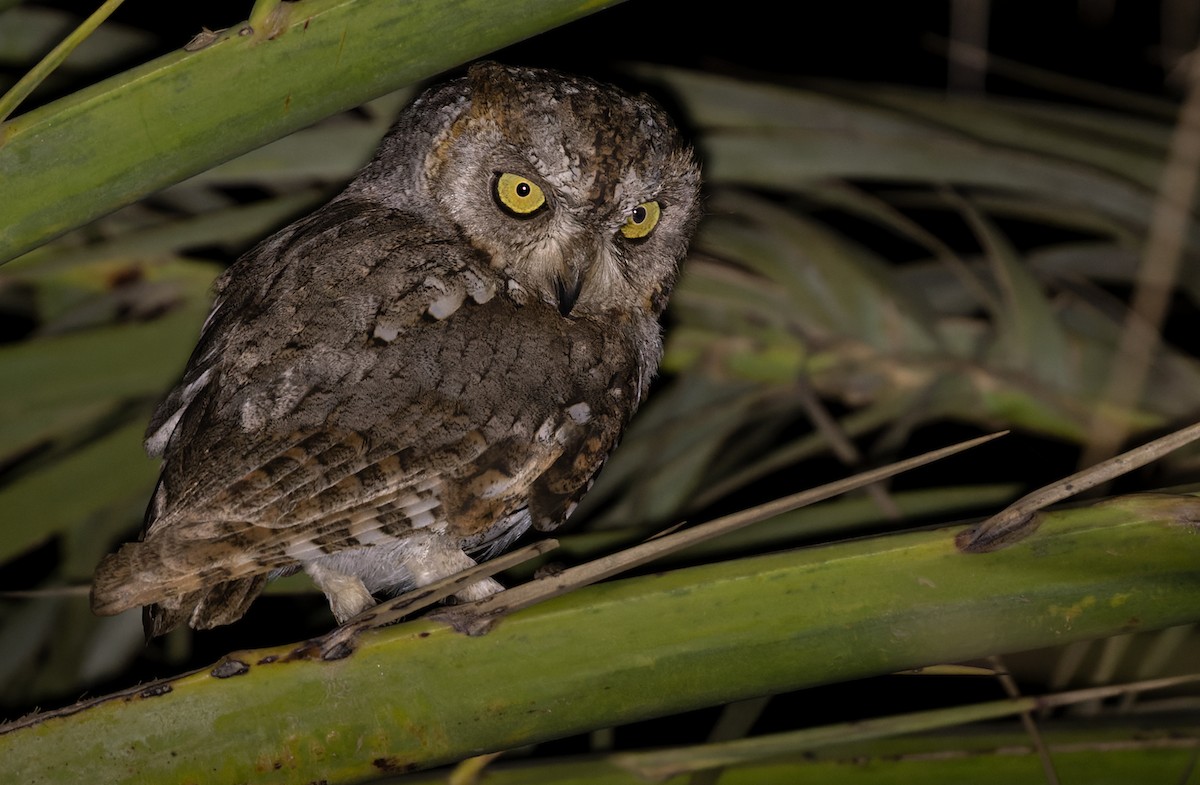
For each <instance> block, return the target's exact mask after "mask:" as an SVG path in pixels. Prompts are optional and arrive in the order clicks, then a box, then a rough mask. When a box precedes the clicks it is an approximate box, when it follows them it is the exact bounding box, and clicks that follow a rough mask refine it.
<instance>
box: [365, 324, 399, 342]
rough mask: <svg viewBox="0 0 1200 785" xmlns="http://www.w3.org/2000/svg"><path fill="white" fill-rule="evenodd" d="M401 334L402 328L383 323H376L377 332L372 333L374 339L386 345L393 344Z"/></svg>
mask: <svg viewBox="0 0 1200 785" xmlns="http://www.w3.org/2000/svg"><path fill="white" fill-rule="evenodd" d="M399 334H400V328H399V327H397V326H396V325H393V324H383V323H382V322H376V323H375V330H374V331H373V332H372V333H371V337H372V338H378V339H379V340H381V341H385V342H386V343H391V342H392V341H394V340H396V336H397V335H399Z"/></svg>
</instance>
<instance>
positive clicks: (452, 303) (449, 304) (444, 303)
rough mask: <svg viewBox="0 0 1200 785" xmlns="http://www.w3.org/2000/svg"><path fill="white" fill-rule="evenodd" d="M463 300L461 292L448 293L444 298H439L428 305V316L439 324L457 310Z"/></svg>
mask: <svg viewBox="0 0 1200 785" xmlns="http://www.w3.org/2000/svg"><path fill="white" fill-rule="evenodd" d="M463 298H464V294H463V292H461V291H458V290H456V291H453V292H450V293H449V294H447V295H446V296H445V297H439V298H438V299H436V300H434V301H433V302H432V303H430V305H429V315H430V316H432V317H433V318H434V319H437V320H438V321H439V322H440V321H441V320H443V319H445V318H446V317H447V316H449V315H450V314H452V313H454V312H455V311H457V310H458V309H459V306H461V305H462V304H463Z"/></svg>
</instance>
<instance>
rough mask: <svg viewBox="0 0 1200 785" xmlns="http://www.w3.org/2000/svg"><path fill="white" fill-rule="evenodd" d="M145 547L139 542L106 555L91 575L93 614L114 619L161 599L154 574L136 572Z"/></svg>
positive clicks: (159, 585)
mask: <svg viewBox="0 0 1200 785" xmlns="http://www.w3.org/2000/svg"><path fill="white" fill-rule="evenodd" d="M144 551H145V546H144V545H143V544H142V543H140V542H135V543H130V544H128V545H123V546H121V549H120V550H119V551H117V552H116V553H113V554H109V555H108V556H105V557H104V558H103V559H102V560H101V561H100V564H99V565H98V566H97V567H96V574H95V575H94V576H92V591H91V600H92V613H95V614H96V615H98V616H114V615H116V614H118V613H120V612H121V611H126V610H129V609H130V608H136V607H137V606H139V605H148V604H149V603H151V602H153V601H155V600H158V599H160V598H161V595H162V593H163V591H162V586H161V583H160V582H159V581H157V580H156V577H157V576H156V575H154V574H153V572H147V571H146V570H142V569H139V567H140V566H141V565H140V562H141V561H142V559H140V558H139V557H140V556H142V555H143V553H144Z"/></svg>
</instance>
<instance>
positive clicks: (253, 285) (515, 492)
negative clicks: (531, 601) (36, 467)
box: [93, 213, 624, 612]
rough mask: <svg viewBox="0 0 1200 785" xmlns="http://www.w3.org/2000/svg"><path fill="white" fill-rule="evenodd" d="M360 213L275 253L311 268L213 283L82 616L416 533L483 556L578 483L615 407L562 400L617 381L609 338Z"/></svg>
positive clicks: (589, 469) (598, 452)
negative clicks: (195, 355) (133, 537)
mask: <svg viewBox="0 0 1200 785" xmlns="http://www.w3.org/2000/svg"><path fill="white" fill-rule="evenodd" d="M320 215H321V214H320V213H318V214H316V216H315V217H319V216H320ZM368 217H369V218H371V219H373V220H372V222H371V223H372V225H371V226H370V227H369V231H368V230H367V229H368V227H367V224H366V223H364V221H363V220H360V218H361V217H360V216H357V215H350V216H345V215H344V216H342V217H340V218H339V220H338V221H335V222H327V223H324V224H322V223H321V222H320V221H317V222H316V223H317V225H318V226H323V227H324V228H320V229H319V230H318V231H316V232H315V234H313V233H311V232H310V233H309V234H305V233H301V234H300V236H295V235H293V236H291V237H290V239H289V240H288V242H289V243H290V245H288V246H287V247H286V248H282V249H280V248H278V247H276V249H275V250H276V252H277V256H279V258H282V259H283V260H284V262H285V264H288V263H290V264H292V265H293V266H294V265H296V260H297V259H303V258H305V257H307V256H312V255H318V256H319V258H321V259H322V262H323V263H322V264H321V265H320V269H318V270H312V269H305V270H300V271H296V270H287V269H284V270H279V269H271V268H269V267H264V268H263V269H262V270H260V271H256V272H257V275H255V274H249V275H248V274H246V273H247V271H246V270H242V271H240V273H241V274H240V276H239V277H238V278H237V279H236V280H235V279H230V280H229V281H227V283H226V286H225V288H224V290H223V291H222V292H221V298H220V301H219V305H218V306H217V310H216V312H215V315H214V317H213V318H212V319H210V322H209V325H208V327H207V328H206V337H205V341H202V344H204V343H206V342H207V343H208V344H210V345H211V346H213V347H216V348H215V349H213V350H211V351H209V352H207V353H206V354H204V355H202V356H203V357H205V358H210V359H209V361H208V364H207V365H206V367H203V368H192V369H189V374H190V376H191V378H193V379H196V380H199V379H202V380H203V383H202V384H197V383H196V382H194V381H193V382H192V384H193V389H192V390H190V391H189V394H188V395H187V396H181V397H180V399H179V400H182V401H184V403H183V405H182V406H181V407H180V409H179V410H178V413H173V414H171V415H169V416H167V417H165V418H163V420H162V422H163V423H164V424H166V423H170V421H171V419H174V422H173V423H170V434H169V436H167V437H166V438H165V440H164V445H165V448H166V462H165V464H164V468H163V473H162V477H161V480H160V484H159V487H158V490H157V491H156V493H155V498H154V500H153V502H152V504H151V507H150V510H149V512H148V516H147V528H146V533H145V537H144V540H143V542H141V543H135V544H131V545H127V546H124V547H123V548H122V549H121V550H120V551H119V552H118V553H117V554H114V555H113V556H111V557H109V558H108V559H106V560H105V562H103V563H102V564H101V566H100V568H99V569H98V570H97V573H96V578H95V581H94V592H93V597H94V607H96V609H97V610H98V612H116V611H119V610H121V609H123V608H126V607H133V606H135V605H144V604H148V603H155V602H160V601H162V600H163V599H164V598H172V597H174V598H178V597H180V596H183V595H186V594H188V593H189V592H196V591H198V590H200V589H203V588H206V587H209V586H212V585H215V584H224V583H228V582H230V581H234V580H238V579H242V578H246V577H248V576H256V575H261V574H263V573H266V572H269V571H272V570H276V569H279V568H283V567H288V566H291V565H294V564H296V562H297V561H301V560H304V559H306V558H315V557H317V556H319V555H321V554H322V553H329V552H333V551H336V550H341V549H344V548H347V547H353V546H356V545H367V544H377V543H379V542H388V541H394V540H395V538H398V537H402V536H404V534H406V533H408V532H411V531H413V530H414V529H420V528H425V527H434V529H435V530H443V531H446V532H447V533H448V534H449V535H451V536H453V537H454V538H455V540H456V541H458V542H460V543H463V545H464V547H468V548H472V547H484V546H485V545H486V544H487V543H488V542H489V541H491V540H494V539H495V538H496V537H500V536H502V534H503V532H502V531H497V530H496V526H497V523H498V522H501V521H511V520H512V518H513V516H514V515H516V514H520V513H521V511H523V510H525V509H526V508H527V507H528V506H529V505H530V498H531V495H532V494H535V493H537V494H538V496H539V498H543V497H544V498H547V499H551V498H553V499H557V498H559V497H560V496H561V497H563V498H566V497H568V496H573V495H577V493H578V492H582V488H580V487H575V488H568V487H566V486H567V485H570V484H571V482H572V480H571V479H570V478H571V477H574V476H576V475H579V476H584V475H586V476H588V477H590V475H591V474H592V473H594V471H595V470H596V469H597V468H598V466H599V464H598V463H595V458H596V456H600V460H602V457H603V454H604V453H607V450H608V449H609V448H610V447H611V444H612V442H614V441H615V439H616V436H617V434H618V433H619V431H620V429H621V427H622V426H623V424H624V422H623V420H624V417H623V416H622V415H619V414H616V413H615V412H616V411H621V410H623V408H622V407H619V406H618V407H614V410H613V411H609V410H608V408H607V407H606V406H603V405H600V404H598V403H593V404H591V405H590V406H589V405H587V404H583V405H582V406H581V405H580V403H579V402H580V399H581V398H587V397H588V396H594V395H600V396H601V397H603V395H604V394H606V393H607V392H608V389H607V388H608V386H610V385H612V384H613V383H614V376H619V373H617V372H616V371H615V370H614V369H616V368H620V367H623V365H624V363H622V362H621V361H620V359H619V358H618V357H617V356H616V352H614V351H613V347H612V346H610V345H609V342H610V338H609V337H606V336H605V334H604V332H603V331H601V330H599V329H598V328H595V329H593V328H589V327H586V326H581V327H580V329H578V330H574V331H571V332H565V331H563V330H562V329H561V327H562V325H561V324H560V323H559V322H556V321H555V320H557V319H560V318H561V317H560V316H559V315H558V314H557V311H556V310H555V309H553V308H551V307H525V308H520V309H518V307H517V306H516V305H514V304H513V303H512V302H511V301H509V300H507V299H506V298H504V297H496V296H494V294H495V292H494V291H492V289H491V288H489V286H488V284H487V281H486V279H485V278H484V277H483V276H482V275H481V274H480V273H479V272H478V269H477V268H476V267H475V266H474V265H472V264H470V263H468V262H469V260H464V259H463V258H462V256H461V251H452V250H450V249H445V250H439V248H438V247H437V246H433V247H426V246H422V245H421V244H420V243H419V242H418V240H419V239H420V238H413V237H412V236H411V235H412V232H411V231H409V230H408V229H407V228H406V226H405V225H403V224H401V225H399V226H395V227H393V231H391V232H389V231H387V227H386V224H385V225H384V226H383V227H382V228H381V226H380V219H381V216H378V215H374V216H368ZM333 227H336V228H333ZM330 232H336V234H337V242H336V243H331V242H329V240H330V239H331V238H330V237H329V236H328V235H329V233H330ZM413 247H421V248H425V250H424V251H423V252H422V253H418V254H417V255H415V256H414V255H413V254H412V252H411V249H412V248H413ZM249 258H250V260H251V261H254V260H255V258H256V257H255V256H254V255H252V256H251V257H249ZM308 267H309V268H311V267H313V265H308ZM355 276H357V278H356V277H355ZM289 277H290V278H291V279H292V280H291V281H289V282H288V283H287V285H286V286H283V285H282V284H281V281H283V280H284V279H285V278H289ZM264 279H269V280H264ZM372 279H374V280H373V281H372V282H371V285H369V286H368V285H366V284H365V283H364V282H366V281H369V280H372ZM271 287H279V288H280V291H279V292H272V289H271ZM297 290H302V291H304V293H305V296H304V297H303V298H300V297H292V296H291V293H292V292H295V291H297ZM322 292H324V293H326V296H327V297H334V298H335V299H336V302H334V303H331V302H329V301H328V300H327V301H326V302H324V303H322V298H321V296H320V295H321V293H322ZM381 292H383V293H390V294H391V295H392V296H391V297H383V296H381V294H380V293H381ZM518 310H519V311H520V312H519V313H518ZM289 313H290V318H283V316H284V315H287V314H289ZM610 366H611V367H610ZM581 379H582V380H585V383H584V384H583V387H584V388H586V387H588V384H591V383H592V382H586V380H593V381H594V386H599V387H600V388H603V392H600V391H596V390H590V389H581V382H580V380H581ZM187 384H188V381H187V377H185V382H184V385H185V386H186V385H187ZM617 384H618V386H620V385H621V382H619V381H618V382H617ZM585 410H586V411H585ZM162 427H163V426H160V429H161V428H162ZM589 439H592V440H594V441H595V444H594V445H593V447H594V449H581V448H582V447H584V446H586V443H587V442H588V440H589ZM572 450H573V451H575V453H576V455H574V456H573V457H572V458H571V459H570V461H571V464H570V466H569V467H568V466H565V465H564V464H563V463H562V461H564V459H565V458H566V454H567V453H568V452H569V451H572ZM552 466H558V467H559V468H558V471H557V473H552V475H553V477H554V478H555V481H554V482H551V483H549V484H547V483H545V482H542V480H541V478H542V477H543V475H545V474H546V473H547V470H548V469H549V468H550V467H552ZM568 468H569V469H570V471H566V469H568ZM539 483H541V484H540V485H539ZM579 484H582V485H585V484H586V481H581V482H580V483H579ZM535 488H538V489H541V490H537V491H535V490H534V489H535ZM539 506H541V505H539ZM559 506H560V507H561V506H562V505H559ZM561 513H562V510H561V509H559V510H557V511H555V512H553V513H550V512H548V513H547V514H555V515H557V514H561Z"/></svg>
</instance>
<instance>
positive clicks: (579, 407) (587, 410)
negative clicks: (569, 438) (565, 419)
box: [567, 401, 592, 425]
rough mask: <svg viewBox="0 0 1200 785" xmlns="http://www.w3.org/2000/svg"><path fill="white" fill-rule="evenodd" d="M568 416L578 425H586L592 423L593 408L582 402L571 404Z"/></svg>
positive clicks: (568, 408)
mask: <svg viewBox="0 0 1200 785" xmlns="http://www.w3.org/2000/svg"><path fill="white" fill-rule="evenodd" d="M567 415H568V416H569V417H570V418H571V419H572V420H574V421H575V422H576V423H578V424H580V425H584V424H586V423H588V422H591V419H592V407H590V406H588V405H587V404H586V403H584V402H583V401H580V402H579V403H575V404H571V405H570V406H568V407H567Z"/></svg>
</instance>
